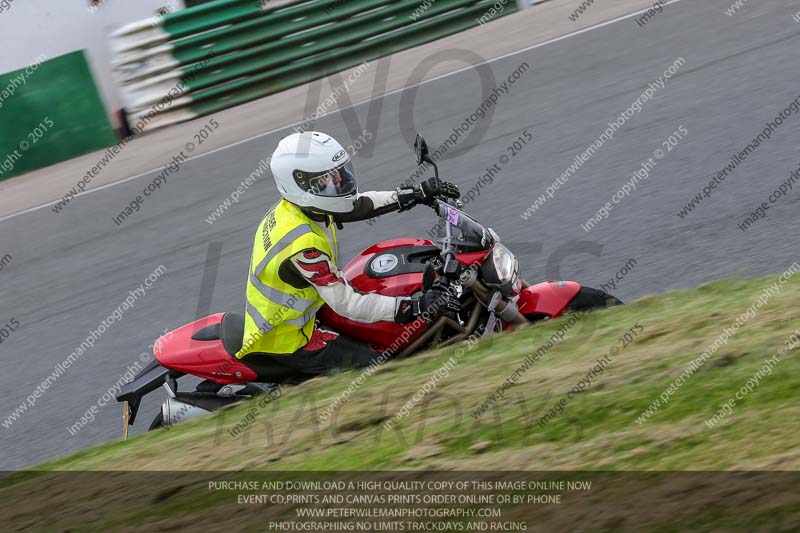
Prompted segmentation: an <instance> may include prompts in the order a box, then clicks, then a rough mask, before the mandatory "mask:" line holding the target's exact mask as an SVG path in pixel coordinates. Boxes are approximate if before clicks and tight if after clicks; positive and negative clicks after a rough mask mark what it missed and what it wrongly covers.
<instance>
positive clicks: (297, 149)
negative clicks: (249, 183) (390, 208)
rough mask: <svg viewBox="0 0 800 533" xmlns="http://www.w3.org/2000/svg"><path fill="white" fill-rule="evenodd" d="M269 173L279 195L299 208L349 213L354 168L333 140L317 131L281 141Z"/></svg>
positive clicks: (355, 187) (354, 190) (353, 194)
mask: <svg viewBox="0 0 800 533" xmlns="http://www.w3.org/2000/svg"><path fill="white" fill-rule="evenodd" d="M270 169H271V170H272V176H273V177H274V178H275V185H277V187H278V192H280V194H281V196H283V198H285V199H286V200H287V201H289V202H291V203H293V204H295V205H299V206H301V207H309V208H313V209H314V210H317V211H323V212H327V213H349V212H351V211H352V210H353V202H354V201H355V198H356V195H357V194H358V185H357V184H356V177H355V174H354V173H353V164H352V162H351V161H350V155H349V154H348V153H347V150H345V149H344V148H342V145H341V144H339V143H338V142H337V141H336V139H334V138H333V137H331V136H330V135H326V134H324V133H320V132H317V131H304V132H302V133H293V134H291V135H289V136H288V137H284V138H283V139H281V142H279V143H278V147H277V148H276V149H275V152H273V154H272V159H271V160H270Z"/></svg>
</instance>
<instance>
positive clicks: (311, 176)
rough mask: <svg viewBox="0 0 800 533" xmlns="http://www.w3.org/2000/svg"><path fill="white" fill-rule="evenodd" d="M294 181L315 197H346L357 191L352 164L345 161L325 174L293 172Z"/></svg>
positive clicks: (302, 171)
mask: <svg viewBox="0 0 800 533" xmlns="http://www.w3.org/2000/svg"><path fill="white" fill-rule="evenodd" d="M293 174H294V181H295V182H296V183H297V185H298V186H299V187H300V188H301V189H302V190H303V192H307V193H309V194H313V195H315V196H329V197H330V196H347V195H348V194H353V193H355V192H356V191H357V189H358V188H357V187H356V176H355V173H354V172H353V164H352V162H350V161H347V162H346V163H344V164H343V165H340V166H338V167H336V168H334V169H331V170H326V171H325V172H306V171H304V170H299V169H298V170H295V171H294V173H293Z"/></svg>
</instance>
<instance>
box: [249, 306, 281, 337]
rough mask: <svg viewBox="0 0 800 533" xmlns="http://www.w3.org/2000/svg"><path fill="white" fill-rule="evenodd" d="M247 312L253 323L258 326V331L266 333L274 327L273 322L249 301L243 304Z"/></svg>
mask: <svg viewBox="0 0 800 533" xmlns="http://www.w3.org/2000/svg"><path fill="white" fill-rule="evenodd" d="M245 307H246V311H247V314H248V315H250V319H251V320H252V321H253V322H254V323H255V325H256V326H257V327H258V331H260V332H261V333H266V332H268V331H269V330H271V329H272V328H274V327H275V324H271V323H270V322H269V320H267V319H266V318H264V316H263V315H262V314H261V313H260V312H259V310H258V309H256V308H255V307H254V306H253V305H252V304H251V303H250V302H249V301H248V302H247V303H246V305H245Z"/></svg>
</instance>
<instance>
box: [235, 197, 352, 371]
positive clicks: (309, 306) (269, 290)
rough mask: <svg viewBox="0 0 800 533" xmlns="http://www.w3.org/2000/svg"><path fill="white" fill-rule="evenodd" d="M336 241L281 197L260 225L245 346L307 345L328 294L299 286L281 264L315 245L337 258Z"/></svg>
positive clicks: (272, 349)
mask: <svg viewBox="0 0 800 533" xmlns="http://www.w3.org/2000/svg"><path fill="white" fill-rule="evenodd" d="M330 227H331V235H332V237H333V243H330V242H328V238H327V237H326V236H325V233H324V232H323V231H322V230H321V229H320V228H319V227H318V226H317V225H316V224H315V223H314V222H313V221H312V220H311V219H309V218H308V217H307V216H306V215H305V214H304V213H303V212H302V211H301V210H300V208H298V207H297V206H296V205H294V204H291V203H289V202H287V201H286V200H281V201H280V202H279V203H278V205H276V206H275V207H274V208H273V209H272V210H271V211H270V212H269V213H267V215H266V216H265V217H264V219H263V220H262V221H261V224H259V226H258V230H256V235H255V240H254V243H253V257H252V259H251V261H250V272H249V274H250V275H249V277H248V280H247V305H246V310H245V319H244V339H243V342H242V349H241V350H239V352H238V353H237V354H236V357H238V358H242V357H244V356H245V355H247V354H249V353H255V352H265V353H269V354H290V353H293V352H295V351H297V350H298V349H299V348H301V347H303V346H305V344H306V343H307V342H308V340H309V339H310V338H311V334H312V333H313V331H314V318H315V316H316V314H317V310H318V309H319V308H320V306H322V304H323V300H322V298H321V297H320V296H319V294H318V293H317V291H316V289H315V288H314V286H313V285H311V284H308V285H307V286H305V287H303V288H297V287H294V286H292V285H290V284H288V283H286V282H285V281H283V280H282V279H281V277H280V276H279V274H278V269H279V268H280V266H281V264H282V263H283V262H284V261H285V260H286V259H288V258H290V257H291V256H293V255H295V254H296V253H298V252H301V251H303V250H307V249H309V248H315V249H317V250H319V251H321V252H323V253H325V254H327V255H328V257H330V258H331V260H332V261H334V262H336V259H337V258H336V254H335V253H334V250H336V248H337V243H336V228H335V227H334V225H333V224H331V226H330Z"/></svg>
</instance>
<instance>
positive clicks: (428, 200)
mask: <svg viewBox="0 0 800 533" xmlns="http://www.w3.org/2000/svg"><path fill="white" fill-rule="evenodd" d="M460 195H461V194H460V193H459V191H458V186H457V185H455V184H453V183H449V182H445V181H440V180H438V179H437V178H430V179H428V180H426V181H423V182H422V183H420V184H419V185H414V186H407V187H398V188H397V189H396V190H394V191H370V192H365V193H362V194H359V195H358V197H357V198H356V200H355V202H354V204H353V210H352V211H351V212H349V213H344V214H337V215H336V216H335V219H336V221H337V222H357V221H359V220H367V219H370V218H374V217H377V216H380V215H384V214H386V213H391V212H392V211H406V210H408V209H411V208H412V207H414V206H415V205H417V204H419V203H425V204H428V205H433V201H434V200H435V198H436V197H437V196H441V197H447V198H458V197H459V196H460Z"/></svg>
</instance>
